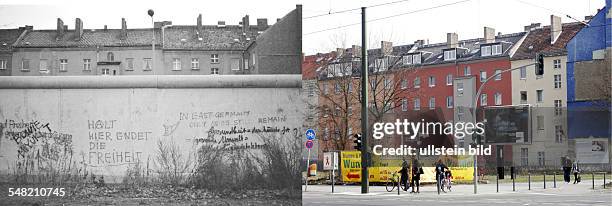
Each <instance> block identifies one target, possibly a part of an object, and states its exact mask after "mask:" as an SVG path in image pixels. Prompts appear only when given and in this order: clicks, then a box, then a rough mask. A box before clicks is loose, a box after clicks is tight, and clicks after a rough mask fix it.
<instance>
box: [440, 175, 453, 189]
mask: <svg viewBox="0 0 612 206" xmlns="http://www.w3.org/2000/svg"><path fill="white" fill-rule="evenodd" d="M444 176H446V177H444V178H442V183H441V184H442V186H441V187H440V188H441V189H442V192H446V190H444V188H446V189H447V190H448V191H449V192H451V179H450V176H447V175H444Z"/></svg>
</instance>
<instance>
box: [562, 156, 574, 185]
mask: <svg viewBox="0 0 612 206" xmlns="http://www.w3.org/2000/svg"><path fill="white" fill-rule="evenodd" d="M571 170H572V161H571V160H570V158H569V157H568V156H567V155H566V156H565V157H564V158H563V180H564V181H565V184H569V183H570V181H571V177H570V172H571Z"/></svg>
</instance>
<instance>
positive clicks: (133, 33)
mask: <svg viewBox="0 0 612 206" xmlns="http://www.w3.org/2000/svg"><path fill="white" fill-rule="evenodd" d="M75 35H76V32H75V31H74V30H69V31H66V33H65V34H64V35H63V36H62V37H61V38H60V39H57V31H56V30H34V31H28V32H27V33H26V35H25V36H24V37H23V38H22V39H20V41H19V42H17V44H16V46H15V47H17V48H40V47H44V48H49V47H52V48H71V47H72V48H75V47H76V48H87V47H97V46H102V47H138V46H151V42H152V41H153V31H152V29H128V30H127V38H125V39H121V38H120V35H121V29H107V30H104V29H100V30H91V29H87V30H83V36H82V37H81V39H80V40H78V41H77V40H75V37H76V36H75ZM155 36H156V37H155V40H156V45H161V44H160V42H161V41H160V38H159V37H160V31H159V30H158V29H156V30H155Z"/></svg>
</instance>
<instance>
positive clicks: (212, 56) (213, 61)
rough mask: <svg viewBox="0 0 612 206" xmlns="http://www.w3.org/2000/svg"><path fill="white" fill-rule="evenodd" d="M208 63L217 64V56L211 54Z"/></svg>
mask: <svg viewBox="0 0 612 206" xmlns="http://www.w3.org/2000/svg"><path fill="white" fill-rule="evenodd" d="M210 63H213V64H218V63H219V54H211V55H210Z"/></svg>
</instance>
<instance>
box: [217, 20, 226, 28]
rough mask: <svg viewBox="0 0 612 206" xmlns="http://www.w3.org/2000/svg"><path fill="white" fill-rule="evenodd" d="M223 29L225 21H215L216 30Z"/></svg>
mask: <svg viewBox="0 0 612 206" xmlns="http://www.w3.org/2000/svg"><path fill="white" fill-rule="evenodd" d="M223 27H225V21H217V28H223Z"/></svg>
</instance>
